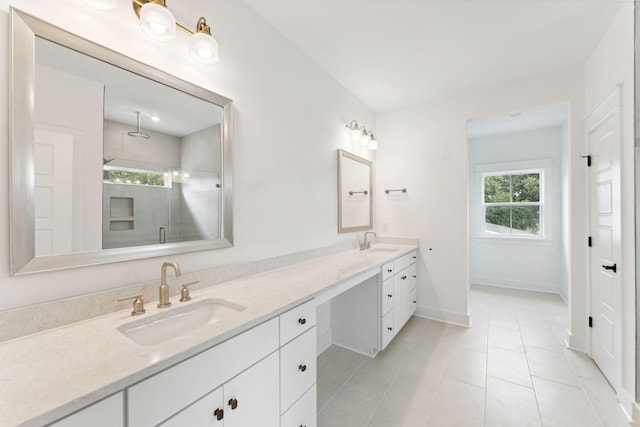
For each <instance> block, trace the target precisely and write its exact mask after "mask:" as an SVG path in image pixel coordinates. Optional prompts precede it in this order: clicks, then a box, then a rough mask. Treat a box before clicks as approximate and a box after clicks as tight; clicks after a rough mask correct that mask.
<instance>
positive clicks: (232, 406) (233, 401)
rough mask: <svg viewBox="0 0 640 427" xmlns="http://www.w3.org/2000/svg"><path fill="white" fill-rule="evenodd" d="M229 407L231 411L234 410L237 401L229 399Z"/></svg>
mask: <svg viewBox="0 0 640 427" xmlns="http://www.w3.org/2000/svg"><path fill="white" fill-rule="evenodd" d="M229 406H231V409H236V408H237V407H238V399H229Z"/></svg>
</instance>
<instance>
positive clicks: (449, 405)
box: [426, 378, 485, 427]
mask: <svg viewBox="0 0 640 427" xmlns="http://www.w3.org/2000/svg"><path fill="white" fill-rule="evenodd" d="M484 398H485V389H484V388H482V387H476V386H473V385H470V384H467V383H463V382H461V381H457V380H453V379H449V378H443V379H442V381H441V382H440V385H439V386H438V390H437V391H436V395H435V397H434V400H433V407H432V408H431V414H430V416H429V419H428V422H427V424H426V425H427V426H429V427H436V426H442V427H476V426H477V427H482V426H483V425H484Z"/></svg>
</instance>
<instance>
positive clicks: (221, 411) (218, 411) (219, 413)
mask: <svg viewBox="0 0 640 427" xmlns="http://www.w3.org/2000/svg"><path fill="white" fill-rule="evenodd" d="M213 415H215V416H216V420H218V421H220V420H221V419H223V418H224V409H220V408H218V409H216V410H215V411H213Z"/></svg>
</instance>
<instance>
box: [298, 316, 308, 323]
mask: <svg viewBox="0 0 640 427" xmlns="http://www.w3.org/2000/svg"><path fill="white" fill-rule="evenodd" d="M298 323H300V324H301V325H304V324H305V323H307V319H305V318H304V317H301V318H300V319H298Z"/></svg>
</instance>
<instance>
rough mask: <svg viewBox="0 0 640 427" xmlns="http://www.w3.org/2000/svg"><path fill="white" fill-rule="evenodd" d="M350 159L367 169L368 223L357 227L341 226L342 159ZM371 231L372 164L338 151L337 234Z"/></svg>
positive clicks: (346, 152)
mask: <svg viewBox="0 0 640 427" xmlns="http://www.w3.org/2000/svg"><path fill="white" fill-rule="evenodd" d="M345 158H347V159H351V160H353V161H356V162H358V163H362V164H364V165H367V166H368V167H369V194H370V196H371V197H369V223H368V224H366V225H362V226H357V227H344V226H343V224H342V209H343V206H342V196H343V194H342V177H343V169H344V166H343V164H342V162H343V161H344V159H345ZM366 230H373V163H372V162H371V161H370V160H367V159H365V158H362V157H360V156H356V155H355V154H352V153H350V152H348V151H345V150H342V149H338V233H339V234H344V233H352V232H356V231H366Z"/></svg>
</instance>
